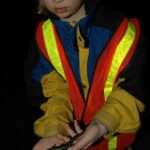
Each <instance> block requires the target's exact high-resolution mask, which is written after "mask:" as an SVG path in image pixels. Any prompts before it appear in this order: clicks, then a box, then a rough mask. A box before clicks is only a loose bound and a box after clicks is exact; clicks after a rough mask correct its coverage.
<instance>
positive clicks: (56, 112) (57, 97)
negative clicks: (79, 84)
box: [34, 71, 73, 137]
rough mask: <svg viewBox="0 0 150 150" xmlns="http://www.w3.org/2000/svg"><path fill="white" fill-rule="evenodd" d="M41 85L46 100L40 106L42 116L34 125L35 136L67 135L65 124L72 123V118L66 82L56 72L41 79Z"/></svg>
mask: <svg viewBox="0 0 150 150" xmlns="http://www.w3.org/2000/svg"><path fill="white" fill-rule="evenodd" d="M41 84H42V88H43V94H44V96H45V97H47V98H48V100H47V102H46V103H43V104H42V105H41V106H40V108H41V110H42V111H43V112H44V115H43V116H42V117H41V118H39V119H37V120H36V121H35V123H34V131H35V134H36V135H38V136H40V137H47V136H51V135H54V134H56V133H62V134H64V135H67V132H66V130H65V123H66V122H70V121H72V120H73V116H72V105H71V103H70V100H69V93H68V88H67V84H66V82H65V81H64V79H63V78H62V77H61V76H60V75H59V74H58V73H57V72H56V71H52V72H50V73H49V74H46V75H44V76H43V77H42V79H41Z"/></svg>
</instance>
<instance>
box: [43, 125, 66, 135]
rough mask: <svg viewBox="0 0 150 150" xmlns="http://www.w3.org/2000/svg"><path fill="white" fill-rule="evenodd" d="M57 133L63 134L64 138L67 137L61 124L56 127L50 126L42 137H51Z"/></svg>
mask: <svg viewBox="0 0 150 150" xmlns="http://www.w3.org/2000/svg"><path fill="white" fill-rule="evenodd" d="M58 133H60V134H63V135H65V136H67V135H68V134H67V131H66V129H65V127H64V126H62V125H61V124H58V125H56V126H50V127H49V128H46V129H45V131H44V135H43V137H48V136H53V135H56V134H58Z"/></svg>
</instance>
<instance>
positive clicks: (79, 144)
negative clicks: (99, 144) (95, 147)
mask: <svg viewBox="0 0 150 150" xmlns="http://www.w3.org/2000/svg"><path fill="white" fill-rule="evenodd" d="M79 131H80V130H79ZM106 132H107V129H106V127H104V126H103V125H102V124H100V123H99V122H97V121H93V122H92V123H91V124H90V125H89V126H88V127H87V129H86V130H85V132H84V133H83V134H82V135H81V136H80V137H78V139H77V140H76V141H75V142H74V145H73V146H72V147H71V148H70V149H69V150H81V149H82V150H85V149H87V148H88V147H90V146H91V145H92V144H93V143H95V142H96V141H97V140H98V139H99V138H100V137H102V136H103V135H104V134H105V133H106ZM70 133H71V131H70ZM71 134H72V135H73V134H74V133H73V132H72V133H71Z"/></svg>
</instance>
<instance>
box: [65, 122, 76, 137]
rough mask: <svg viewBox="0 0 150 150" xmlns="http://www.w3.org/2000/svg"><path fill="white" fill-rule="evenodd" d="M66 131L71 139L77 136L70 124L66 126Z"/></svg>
mask: <svg viewBox="0 0 150 150" xmlns="http://www.w3.org/2000/svg"><path fill="white" fill-rule="evenodd" d="M66 130H67V132H68V134H69V135H70V136H71V137H74V136H75V135H76V133H75V131H73V130H72V129H71V127H70V126H69V125H68V124H66Z"/></svg>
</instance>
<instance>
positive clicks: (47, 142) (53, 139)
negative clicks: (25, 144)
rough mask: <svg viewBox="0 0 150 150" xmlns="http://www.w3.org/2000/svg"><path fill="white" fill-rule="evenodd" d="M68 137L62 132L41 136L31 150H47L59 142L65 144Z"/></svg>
mask: <svg viewBox="0 0 150 150" xmlns="http://www.w3.org/2000/svg"><path fill="white" fill-rule="evenodd" d="M68 140H69V139H68V138H67V137H65V136H63V135H62V134H57V135H55V136H50V137H46V138H42V139H41V140H39V141H38V142H37V143H36V144H35V146H34V147H33V149H32V150H48V149H49V148H52V147H53V146H59V145H61V144H65V143H66V142H67V141H68Z"/></svg>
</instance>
